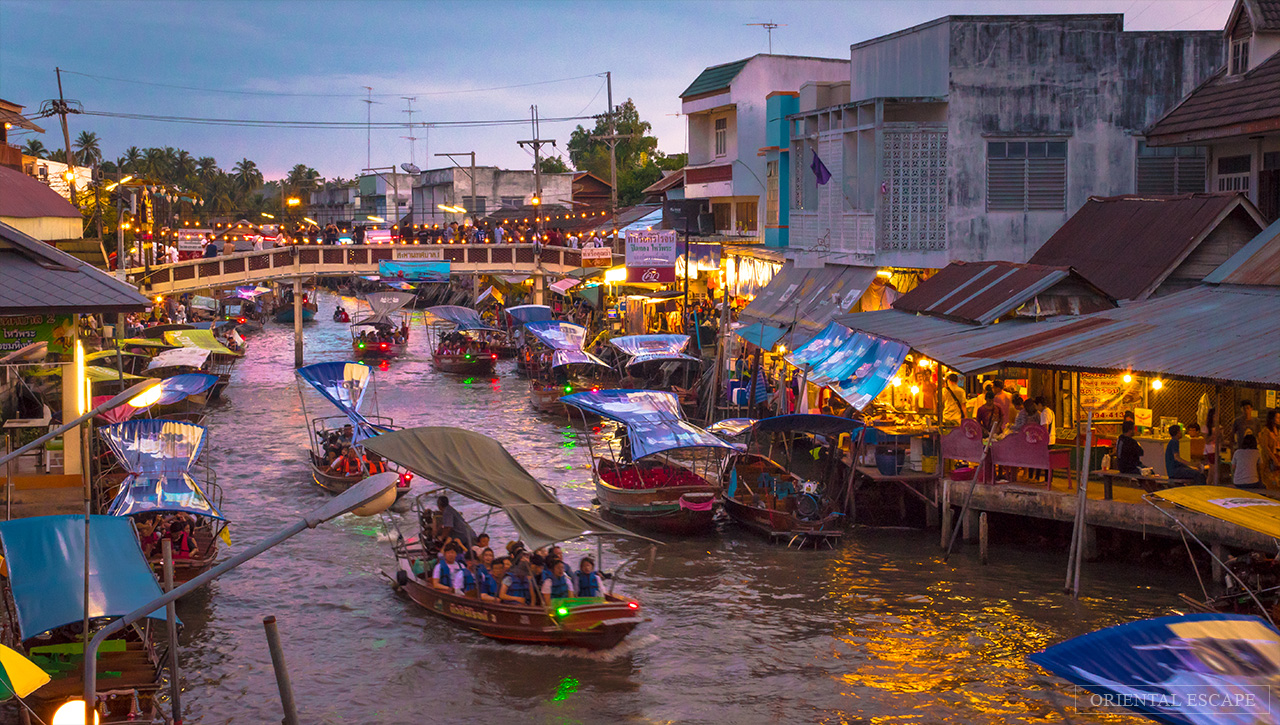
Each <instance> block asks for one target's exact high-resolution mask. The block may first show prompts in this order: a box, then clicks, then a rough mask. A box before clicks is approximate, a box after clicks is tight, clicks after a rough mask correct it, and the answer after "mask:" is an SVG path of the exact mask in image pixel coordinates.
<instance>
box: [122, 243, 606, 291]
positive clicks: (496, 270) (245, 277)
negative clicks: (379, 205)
mask: <svg viewBox="0 0 1280 725" xmlns="http://www.w3.org/2000/svg"><path fill="white" fill-rule="evenodd" d="M584 251H587V253H588V254H590V253H591V252H590V251H589V250H580V249H569V248H567V247H541V248H539V247H537V246H535V245H533V244H376V245H364V246H325V245H319V246H308V245H298V246H290V247H281V248H278V249H268V250H264V251H261V252H238V253H236V254H228V255H219V256H217V257H213V258H210V259H193V260H190V261H187V262H178V263H177V264H161V265H153V266H151V267H149V268H143V267H136V268H133V269H129V270H127V272H126V275H127V279H128V281H129V282H130V283H132V284H134V285H137V287H138V289H140V290H142V291H143V293H146V294H157V295H168V294H180V293H182V292H191V291H194V290H200V289H210V288H214V289H216V288H222V287H233V286H236V285H248V284H255V283H258V282H270V281H274V280H285V279H296V278H299V277H316V276H319V277H345V276H349V275H369V274H377V273H378V263H379V262H391V261H405V262H409V261H412V262H425V261H447V262H449V263H450V273H451V274H461V275H470V274H528V275H535V276H541V275H552V276H561V275H565V274H568V273H569V272H570V271H571V270H574V269H577V268H578V267H582V266H583V264H582V254H583V252H584ZM596 251H597V253H599V251H600V250H596ZM622 263H623V255H621V254H610V257H609V261H608V262H607V264H606V261H605V260H600V261H598V262H593V264H594V265H595V266H612V265H614V264H622Z"/></svg>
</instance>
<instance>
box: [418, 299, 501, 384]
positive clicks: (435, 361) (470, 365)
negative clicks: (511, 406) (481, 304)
mask: <svg viewBox="0 0 1280 725" xmlns="http://www.w3.org/2000/svg"><path fill="white" fill-rule="evenodd" d="M426 314H427V315H428V316H429V317H430V318H431V319H432V320H434V321H435V324H433V325H432V330H433V331H434V332H435V333H436V334H435V338H436V339H435V347H434V349H433V350H432V353H431V364H432V365H433V366H435V368H436V369H437V370H439V371H440V372H444V373H458V374H461V375H489V374H491V373H493V367H494V365H496V364H497V362H498V351H497V350H495V349H494V348H493V346H492V345H491V343H490V339H489V338H490V337H491V336H493V335H496V334H498V333H500V332H501V331H500V330H498V329H496V328H493V327H490V326H489V325H487V324H485V322H484V320H482V319H480V313H478V312H476V311H475V310H473V309H471V308H470V307H461V306H458V305H437V306H435V307H428V308H427V309H426Z"/></svg>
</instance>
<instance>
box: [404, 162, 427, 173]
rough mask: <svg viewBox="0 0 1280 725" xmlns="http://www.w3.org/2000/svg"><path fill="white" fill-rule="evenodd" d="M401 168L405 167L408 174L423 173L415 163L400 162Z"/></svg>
mask: <svg viewBox="0 0 1280 725" xmlns="http://www.w3.org/2000/svg"><path fill="white" fill-rule="evenodd" d="M400 168H402V169H404V172H405V173H406V174H421V173H422V169H419V168H418V167H417V166H415V165H413V164H407V163H406V164H400Z"/></svg>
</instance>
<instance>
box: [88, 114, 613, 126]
mask: <svg viewBox="0 0 1280 725" xmlns="http://www.w3.org/2000/svg"><path fill="white" fill-rule="evenodd" d="M82 115H85V116H98V117H103V118H120V119H127V120H132V121H155V122H160V123H185V124H190V125H195V126H238V127H243V128H291V129H333V130H344V129H351V130H365V129H369V128H374V129H404V128H490V127H497V126H524V125H527V124H528V123H529V119H527V118H511V119H475V120H466V121H417V122H414V123H413V124H412V125H411V124H407V123H405V122H403V121H374V122H372V123H370V122H366V121H292V120H284V119H244V118H201V117H196V116H166V115H158V114H149V113H119V112H114V111H89V110H86V111H83V112H82ZM592 118H594V116H559V117H552V118H540V119H539V121H540V122H542V123H569V122H573V121H585V120H589V119H592Z"/></svg>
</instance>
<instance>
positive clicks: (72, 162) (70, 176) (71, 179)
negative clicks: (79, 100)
mask: <svg viewBox="0 0 1280 725" xmlns="http://www.w3.org/2000/svg"><path fill="white" fill-rule="evenodd" d="M53 70H54V72H55V73H57V75H58V102H57V104H56V106H55V110H56V112H57V114H58V115H59V116H61V117H62V140H63V141H65V142H66V144H67V173H66V182H67V188H68V189H70V190H71V203H72V204H75V203H76V155H75V153H74V152H73V151H72V150H71V131H69V130H68V129H67V114H68V113H71V111H70V109H68V108H67V99H66V98H63V96H62V69H61V68H56V67H55V68H54V69H53Z"/></svg>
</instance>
